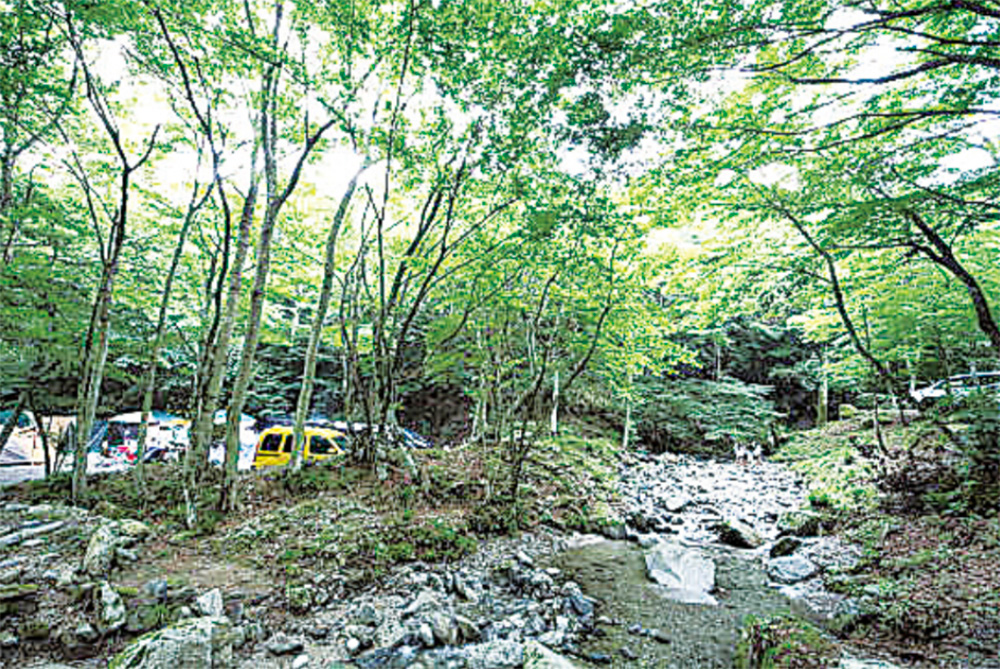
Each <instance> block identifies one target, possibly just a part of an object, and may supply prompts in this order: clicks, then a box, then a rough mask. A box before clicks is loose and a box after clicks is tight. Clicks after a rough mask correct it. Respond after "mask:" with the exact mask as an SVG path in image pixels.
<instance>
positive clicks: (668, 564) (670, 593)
mask: <svg viewBox="0 0 1000 669" xmlns="http://www.w3.org/2000/svg"><path fill="white" fill-rule="evenodd" d="M646 573H647V574H648V575H649V578H650V579H651V580H653V581H656V582H657V583H659V584H660V585H662V586H664V587H665V588H666V591H665V592H666V596H667V597H669V598H670V599H673V600H675V601H678V602H683V603H685V604H708V605H712V606H714V605H715V604H717V603H718V602H716V600H715V598H714V597H712V596H711V595H710V594H709V593H710V592H711V591H712V589H713V588H715V563H714V562H712V560H711V559H710V558H708V557H706V556H705V555H704V554H703V553H702V552H701V551H699V550H697V549H694V548H685V547H684V546H681V545H679V544H673V543H669V542H666V541H663V542H660V543H658V544H657V545H656V546H654V547H653V549H652V550H650V552H649V553H647V554H646Z"/></svg>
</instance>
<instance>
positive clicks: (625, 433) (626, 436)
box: [622, 370, 632, 452]
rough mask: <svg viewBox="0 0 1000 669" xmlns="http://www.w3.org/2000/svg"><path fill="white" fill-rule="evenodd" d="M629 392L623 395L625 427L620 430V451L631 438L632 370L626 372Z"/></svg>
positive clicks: (624, 448) (627, 444)
mask: <svg viewBox="0 0 1000 669" xmlns="http://www.w3.org/2000/svg"><path fill="white" fill-rule="evenodd" d="M628 387H629V394H628V396H626V397H625V428H624V429H623V430H622V452H625V451H627V450H628V446H629V441H630V440H631V438H632V371H631V370H629V373H628Z"/></svg>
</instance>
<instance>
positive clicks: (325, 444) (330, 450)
mask: <svg viewBox="0 0 1000 669" xmlns="http://www.w3.org/2000/svg"><path fill="white" fill-rule="evenodd" d="M346 445H347V435H346V434H344V433H343V432H341V431H340V430H332V429H329V428H325V427H311V426H307V427H306V446H305V450H304V451H303V453H302V459H303V460H306V461H310V460H326V459H327V458H332V457H336V456H338V455H342V454H343V453H344V448H345V446H346ZM291 459H292V426H291V425H275V426H274V427H269V428H267V429H266V430H264V431H263V432H261V433H260V438H259V439H258V440H257V452H256V455H255V456H254V460H253V466H254V468H255V469H260V468H262V467H282V466H284V465H287V464H288V463H289V462H290V461H291Z"/></svg>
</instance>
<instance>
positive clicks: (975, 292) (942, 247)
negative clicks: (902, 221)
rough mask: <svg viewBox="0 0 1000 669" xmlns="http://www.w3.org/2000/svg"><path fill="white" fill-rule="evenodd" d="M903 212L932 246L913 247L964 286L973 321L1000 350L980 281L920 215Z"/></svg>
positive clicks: (999, 330) (997, 331) (998, 332)
mask: <svg viewBox="0 0 1000 669" xmlns="http://www.w3.org/2000/svg"><path fill="white" fill-rule="evenodd" d="M906 216H907V218H909V219H910V221H911V222H913V224H914V225H916V226H917V228H918V229H919V230H920V232H921V233H922V234H923V235H924V237H925V238H926V239H927V240H928V241H929V242H930V243H931V245H933V247H934V248H933V249H931V248H929V247H926V246H922V245H919V244H918V245H916V246H915V248H917V249H918V250H919V251H920V252H921V253H923V254H924V255H926V256H927V257H928V258H930V259H931V260H932V261H933V262H934V263H936V264H938V265H940V266H941V267H944V268H945V269H946V270H948V271H949V272H950V273H951V274H952V275H953V276H954V277H955V278H956V279H958V280H959V281H960V282H961V283H962V285H963V286H965V290H966V292H967V293H968V294H969V299H970V300H971V301H972V307H973V310H974V311H975V313H976V322H977V323H978V325H979V329H980V330H981V331H982V332H983V334H985V335H986V336H987V337H988V338H989V340H990V343H991V344H992V345H993V348H995V349H996V350H997V352H1000V327H998V326H997V322H996V320H995V319H994V318H993V312H992V311H991V310H990V303H989V300H988V299H987V297H986V293H985V292H983V289H982V286H980V285H979V282H978V281H976V278H975V277H974V276H972V274H971V273H970V272H969V271H968V270H967V269H966V268H965V266H964V265H963V264H962V263H961V262H960V261H959V260H958V258H956V257H955V253H954V252H953V251H952V249H951V245H950V244H948V242H946V241H945V240H944V239H942V238H941V235H939V234H938V232H937V230H935V229H934V228H932V227H931V226H930V225H928V224H927V222H926V221H925V220H924V219H923V217H922V216H920V215H919V214H917V213H916V212H913V211H908V212H906Z"/></svg>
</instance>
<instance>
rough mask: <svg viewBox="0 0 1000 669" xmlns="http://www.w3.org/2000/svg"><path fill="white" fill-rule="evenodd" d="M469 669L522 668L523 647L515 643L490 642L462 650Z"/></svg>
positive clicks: (505, 641) (504, 641)
mask: <svg viewBox="0 0 1000 669" xmlns="http://www.w3.org/2000/svg"><path fill="white" fill-rule="evenodd" d="M462 650H463V652H464V654H465V656H466V660H467V662H466V665H467V666H468V667H469V669H505V668H506V667H521V666H524V646H523V645H522V644H521V643H519V642H517V641H508V640H503V641H499V640H498V641H490V642H488V643H479V644H475V645H472V646H466V647H465V648H463V649H462Z"/></svg>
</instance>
